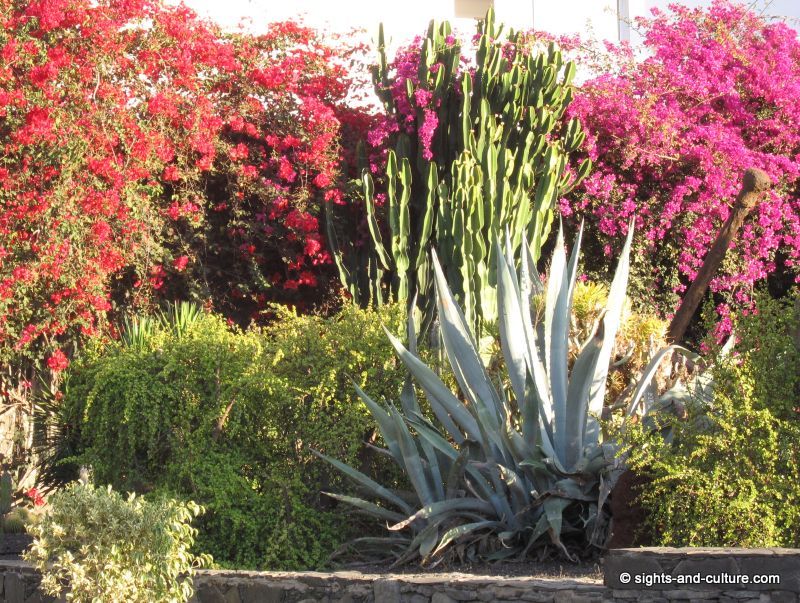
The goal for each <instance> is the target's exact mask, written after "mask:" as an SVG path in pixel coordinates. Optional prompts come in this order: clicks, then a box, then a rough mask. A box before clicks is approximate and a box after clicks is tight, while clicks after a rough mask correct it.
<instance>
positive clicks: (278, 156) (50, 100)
mask: <svg viewBox="0 0 800 603" xmlns="http://www.w3.org/2000/svg"><path fill="white" fill-rule="evenodd" d="M0 20H2V22H3V29H2V30H0V124H2V129H0V138H1V139H2V144H3V153H2V158H0V360H8V359H10V358H11V357H13V356H14V355H15V354H19V353H23V354H28V355H33V354H37V353H39V354H40V353H41V352H36V350H37V349H44V347H45V346H44V345H43V343H44V342H45V340H54V339H55V340H60V341H65V340H67V339H69V338H74V337H82V336H84V335H87V334H92V333H96V332H103V331H104V330H105V326H107V313H108V311H109V310H111V309H115V308H113V307H112V304H111V300H112V299H114V300H117V301H119V302H120V303H121V302H123V301H124V302H125V303H130V304H134V305H137V304H138V305H141V304H146V303H149V302H150V300H152V299H153V297H154V296H155V295H167V296H169V297H172V298H174V297H182V296H186V295H188V294H189V293H191V292H194V293H200V294H202V295H204V296H206V297H208V296H209V295H210V296H211V297H212V299H213V300H214V305H215V306H216V307H217V308H218V309H220V310H223V311H226V312H228V313H229V314H230V315H232V316H236V317H237V318H247V317H249V316H252V315H256V314H257V313H258V312H259V310H260V309H261V308H262V307H263V306H264V305H265V304H266V303H267V302H269V301H285V300H291V299H292V296H296V295H297V294H298V293H297V292H296V290H297V289H298V287H299V286H302V287H305V288H306V290H305V292H304V293H303V294H304V295H307V294H308V292H309V290H310V289H311V288H318V287H321V286H322V285H324V284H326V283H328V282H329V281H330V280H331V279H332V273H331V268H330V264H331V258H330V256H329V255H328V254H327V252H326V251H325V250H324V249H325V244H324V236H323V234H322V230H321V226H320V222H319V220H318V216H319V215H320V208H321V206H322V203H323V202H324V200H326V199H331V198H333V199H341V198H342V191H343V188H342V182H343V177H342V175H341V173H340V156H341V153H340V146H339V140H340V136H341V123H343V122H344V123H348V124H350V123H359V120H358V119H357V118H353V117H352V115H351V114H352V110H350V109H347V108H346V107H345V103H344V99H345V97H346V96H347V93H348V77H347V73H346V70H345V67H344V62H343V60H342V58H341V57H342V53H341V52H340V51H339V50H337V49H335V48H332V47H330V46H327V45H325V44H322V43H321V42H320V41H319V40H318V39H317V38H316V36H315V33H314V32H313V31H312V30H310V29H307V28H304V27H301V26H298V25H296V24H291V23H288V24H279V25H275V26H273V27H272V28H271V29H270V30H269V32H268V33H267V34H265V35H262V36H247V35H243V34H235V35H234V34H224V33H222V32H220V31H219V30H218V29H216V28H215V27H214V26H213V25H211V24H210V23H207V22H205V21H202V20H200V19H198V18H197V17H196V15H195V14H194V13H192V12H191V11H190V10H189V9H187V8H186V7H184V6H178V7H173V6H168V5H165V4H162V3H161V1H160V0H39V1H27V2H25V1H23V2H14V3H10V2H4V3H2V7H0ZM362 122H363V120H362ZM201 258H202V260H201ZM201 261H202V266H199V265H198V264H199V263H200V262H201ZM231 291H236V292H237V296H238V299H236V300H232V298H231V295H230V293H231ZM59 354H61V355H59ZM65 362H66V357H64V356H63V354H62V353H61V352H56V353H54V354H53V355H52V356H51V357H49V358H48V359H47V364H48V365H49V366H50V367H51V368H52V369H53V370H63V368H64V367H65V366H66V364H65Z"/></svg>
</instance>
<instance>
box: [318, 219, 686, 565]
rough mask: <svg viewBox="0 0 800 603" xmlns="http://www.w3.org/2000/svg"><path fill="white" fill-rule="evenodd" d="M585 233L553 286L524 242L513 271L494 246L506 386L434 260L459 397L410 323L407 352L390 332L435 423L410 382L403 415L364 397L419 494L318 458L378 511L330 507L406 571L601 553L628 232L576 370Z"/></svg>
mask: <svg viewBox="0 0 800 603" xmlns="http://www.w3.org/2000/svg"><path fill="white" fill-rule="evenodd" d="M581 234H582V229H581V232H580V233H579V234H578V237H577V241H576V244H575V246H574V248H573V251H572V254H571V256H570V257H569V258H568V257H567V254H566V251H565V249H564V239H563V232H562V231H561V229H559V234H558V240H557V243H556V247H555V251H554V253H553V257H552V261H551V264H550V272H549V276H548V278H547V282H546V284H544V283H543V282H542V280H541V278H540V277H539V275H538V273H537V272H536V270H535V267H534V263H533V259H532V257H531V254H530V253H529V252H527V246H526V245H523V246H522V247H523V250H524V251H523V253H522V258H521V266H520V270H519V273H517V271H516V270H515V265H514V255H513V252H512V249H511V245H510V244H509V243H508V240H506V245H505V249H503V246H502V245H501V243H500V242H499V241H498V242H496V243H495V244H496V246H497V247H496V251H497V253H496V254H495V255H496V257H497V304H498V309H499V335H500V344H501V348H502V352H503V357H504V359H505V364H506V367H507V372H508V382H509V384H510V387H508V388H504V387H502V385H501V384H495V383H493V382H492V380H491V379H490V377H489V374H488V373H487V370H486V368H485V366H484V364H483V362H482V361H481V357H480V354H479V351H478V349H479V348H478V346H477V345H476V341H475V339H474V337H473V334H472V333H471V332H470V330H469V327H468V323H467V321H466V320H465V318H464V314H463V313H462V311H461V309H460V308H459V307H458V306H457V305H456V303H455V302H454V299H453V295H452V293H451V291H450V290H449V289H448V286H447V281H446V280H445V276H444V274H443V273H442V269H441V266H440V265H439V262H438V260H437V258H436V254H435V253H434V254H433V258H432V260H433V265H434V273H435V286H436V302H437V309H438V319H439V324H440V330H441V338H442V342H443V346H444V350H445V352H446V356H447V359H448V362H449V364H450V366H451V368H452V373H453V375H454V377H455V380H456V381H457V383H458V386H459V389H460V395H459V396H457V395H456V394H454V393H453V392H451V391H450V389H448V387H446V386H445V384H444V383H443V382H442V380H441V379H440V378H439V377H438V376H437V374H436V373H435V372H434V371H432V370H431V369H430V368H428V367H427V366H426V365H425V364H424V363H423V362H422V361H421V360H420V359H419V357H418V355H417V353H416V342H415V340H414V328H413V324H409V329H408V335H409V346H408V348H406V347H405V346H404V345H403V344H402V343H401V342H400V340H399V339H397V338H396V337H395V336H393V335H392V334H390V333H388V332H387V334H388V336H389V339H390V340H391V342H392V345H393V346H394V348H395V350H396V352H397V355H398V356H399V358H400V359H401V360H402V362H403V363H404V365H405V366H406V367H407V368H408V370H409V372H410V376H411V377H413V379H414V381H415V382H416V385H417V387H418V389H419V390H421V391H422V393H423V394H424V395H425V398H426V399H427V401H428V403H429V404H430V409H431V411H432V413H433V415H434V416H435V421H433V420H429V419H428V418H427V417H426V415H425V414H423V412H422V411H421V409H420V406H419V403H418V400H417V397H416V391H415V388H414V387H413V385H412V382H411V380H410V379H409V380H408V381H407V382H406V386H405V387H404V389H403V391H402V393H401V395H400V406H399V407H398V406H397V405H394V404H387V405H386V406H383V405H381V404H378V403H377V402H375V401H373V400H372V399H371V398H370V397H369V396H368V395H367V394H366V393H365V392H363V391H361V390H360V389H358V394H359V396H360V397H361V399H362V400H363V401H364V403H365V404H366V405H367V406H368V407H369V409H370V411H371V412H372V414H373V416H374V417H375V419H376V421H377V423H378V426H379V428H380V431H381V434H382V435H383V439H384V442H385V443H386V446H387V449H386V450H385V452H386V454H388V455H390V456H391V457H392V458H393V459H394V460H395V461H396V462H397V463H398V465H399V466H400V467H401V468H402V469H403V471H404V472H405V474H406V475H407V477H408V480H409V482H410V484H411V485H412V487H413V493H407V492H399V491H395V490H392V489H390V488H386V487H384V486H382V485H380V484H378V483H376V482H375V481H374V480H372V479H371V478H370V477H368V476H367V475H365V474H363V473H361V472H359V471H357V470H355V469H353V468H352V467H349V466H347V465H345V464H343V463H341V462H339V461H337V460H335V459H333V458H330V457H327V456H324V455H320V456H321V457H322V458H325V459H326V460H327V461H328V462H330V463H331V464H333V465H334V466H335V467H336V468H338V469H339V470H341V471H342V472H344V473H345V474H347V475H348V476H349V477H350V478H352V479H353V480H354V481H355V482H357V483H358V484H359V485H360V486H361V488H362V489H363V490H365V491H366V492H368V494H369V497H371V498H373V499H376V500H377V501H378V502H370V501H368V500H365V499H364V498H355V497H350V496H343V495H340V494H328V495H329V496H331V497H333V498H335V499H337V500H340V501H343V502H346V503H349V504H351V505H354V506H355V507H357V508H359V509H360V510H362V511H365V512H367V513H370V514H372V515H375V516H377V517H379V518H381V519H383V520H385V521H387V522H388V529H389V530H390V531H391V532H392V536H390V537H388V538H364V539H360V542H361V544H362V545H363V546H368V545H373V547H374V548H375V549H377V550H383V551H384V552H392V553H394V554H395V556H396V561H397V562H398V563H400V562H405V561H409V560H412V559H415V558H419V559H420V560H421V561H422V562H423V563H437V562H438V561H440V560H441V559H442V558H443V554H442V553H443V552H444V551H445V550H446V549H448V548H449V547H455V548H456V549H457V551H458V553H459V554H460V555H461V556H462V557H464V558H468V559H474V558H484V559H490V560H496V559H502V558H507V557H511V556H517V557H520V556H523V557H524V556H525V555H526V554H528V553H529V551H531V550H532V549H534V548H536V549H541V548H542V547H555V549H556V550H558V551H560V552H561V553H562V554H563V555H564V556H566V557H568V558H570V559H573V560H574V559H575V558H576V556H577V555H578V554H581V553H583V552H585V551H586V550H587V549H588V548H591V547H593V546H594V547H598V546H599V547H601V546H603V544H604V541H605V538H606V534H607V531H608V530H607V527H608V514H607V512H606V510H605V501H606V498H607V496H608V494H609V492H610V490H611V488H612V487H613V484H614V481H615V480H616V477H617V475H618V474H619V473H620V471H621V466H620V458H619V455H618V447H617V445H616V444H615V442H613V441H605V440H604V438H603V433H602V430H601V425H600V420H599V417H600V415H601V412H602V410H603V406H604V398H605V392H606V378H607V376H608V371H609V365H610V363H611V360H612V349H613V346H614V341H615V337H616V334H617V330H618V328H619V325H620V320H621V314H622V309H623V305H624V301H625V290H626V286H627V281H628V273H629V267H630V264H629V256H630V249H631V240H632V237H633V226H632V225H631V228H630V229H629V232H628V236H627V239H626V241H625V245H624V248H623V250H622V255H621V256H620V259H619V263H618V266H617V270H616V273H615V275H614V278H613V281H612V283H611V286H610V289H609V295H608V301H607V305H606V308H605V312H604V314H603V316H602V319H601V320H599V321H598V322H597V324H596V325H595V328H594V330H593V332H592V333H591V335H590V336H589V337H588V339H587V340H586V341H585V342H584V343H583V345H582V347H581V349H580V352H579V354H578V356H577V358H576V359H575V361H574V363H573V364H572V367H571V369H570V366H569V363H568V347H569V335H570V333H569V330H570V317H571V306H572V295H573V290H574V287H575V281H576V275H577V267H578V258H579V248H580V240H581ZM535 295H543V296H544V299H545V305H544V311H543V312H540V313H538V315H536V314H535V313H532V305H531V304H532V297H533V296H535ZM411 320H412V319H411V318H410V319H409V322H411ZM673 349H675V346H670V347H668V348H664V349H662V350H660V351H659V352H658V353H656V354H655V355H654V357H653V359H652V361H651V362H650V363H649V365H648V366H646V367H645V369H644V370H643V374H642V378H641V381H640V382H639V383H638V384H637V386H636V387H635V388H634V390H633V393H632V396H631V398H630V402H629V404H628V406H627V413H626V414H627V415H631V414H633V413H638V414H644V413H645V412H646V411H647V407H648V406H649V405H651V404H652V403H654V402H655V398H654V395H653V393H654V392H653V391H652V387H651V386H650V383H651V381H652V377H653V375H654V374H655V372H656V369H657V368H658V365H659V363H660V362H661V361H662V360H663V359H665V358H666V357H667V356H668V355H669V353H670V352H671V351H672V350H673Z"/></svg>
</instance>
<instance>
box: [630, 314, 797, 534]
mask: <svg viewBox="0 0 800 603" xmlns="http://www.w3.org/2000/svg"><path fill="white" fill-rule="evenodd" d="M757 308H758V309H757V313H756V314H751V315H748V316H743V317H741V318H740V320H739V321H738V324H737V325H736V329H737V333H738V336H739V337H740V338H741V339H740V341H739V342H738V343H737V347H736V348H735V349H736V350H737V353H736V354H734V355H732V356H731V357H730V358H729V359H724V360H722V359H721V360H720V361H719V362H718V363H717V365H716V366H715V367H714V368H713V375H714V396H713V399H712V401H711V402H710V403H709V404H706V405H700V404H696V405H693V406H690V407H689V409H688V412H689V416H688V419H686V420H677V419H674V418H673V419H669V420H667V419H664V421H665V422H668V423H669V424H670V426H671V427H672V429H673V430H674V431H673V438H672V440H671V441H670V442H667V441H664V440H662V439H661V437H660V436H657V435H653V434H651V433H649V432H646V431H645V430H644V429H641V428H640V429H637V430H633V431H632V432H631V433H630V434H629V440H630V441H629V442H628V443H629V444H631V456H630V459H629V464H630V466H631V467H632V468H633V469H634V470H635V471H637V472H638V473H641V474H643V475H646V476H648V477H649V478H650V481H649V483H648V484H647V485H646V486H645V487H644V489H643V491H642V492H641V495H640V500H641V501H642V503H643V505H644V506H645V508H646V510H647V511H648V512H649V514H650V520H649V521H650V523H651V528H652V533H653V534H655V535H656V538H657V540H658V544H662V545H667V546H748V547H766V546H785V547H797V546H800V483H798V481H797V480H796V479H793V478H791V477H790V476H797V475H800V448H798V442H800V415H798V409H799V408H800V391H798V385H799V384H800V351H799V350H798V348H797V345H796V344H795V343H794V341H793V339H792V335H793V334H794V333H796V332H797V329H798V328H799V327H800V315H799V314H798V311H797V306H795V308H794V309H792V308H791V307H790V306H788V305H786V304H785V303H783V302H779V301H775V300H770V299H766V298H762V299H760V300H759V303H758V305H757Z"/></svg>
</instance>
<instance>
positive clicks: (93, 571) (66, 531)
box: [25, 482, 211, 603]
mask: <svg viewBox="0 0 800 603" xmlns="http://www.w3.org/2000/svg"><path fill="white" fill-rule="evenodd" d="M49 503H50V506H49V508H48V512H47V513H46V514H45V515H44V516H43V517H42V519H41V521H40V522H39V523H38V524H36V525H33V526H31V527H30V528H29V531H30V533H31V534H32V535H33V536H34V541H33V544H32V546H31V548H30V550H29V551H28V552H27V553H26V554H25V559H26V560H27V561H29V562H31V563H33V564H34V566H35V567H36V569H37V570H38V571H40V572H41V573H42V584H41V588H42V590H43V591H44V592H45V593H47V594H49V595H53V596H56V597H58V596H60V595H61V594H62V593H65V594H66V598H67V600H68V601H75V602H77V603H83V602H87V603H88V602H92V601H127V602H128V603H154V602H158V603H161V602H169V603H178V602H183V601H188V600H189V598H190V597H191V596H192V594H193V592H194V588H193V586H192V573H193V570H194V569H195V568H196V567H201V566H204V565H208V564H209V563H210V561H211V560H210V558H209V557H208V556H204V555H201V556H195V555H193V554H192V553H191V552H190V549H191V547H192V545H193V543H194V538H195V536H196V534H197V530H196V529H195V528H193V527H192V526H191V522H192V520H193V519H194V518H195V517H197V516H198V515H200V514H201V513H202V512H203V509H202V507H200V506H198V505H196V504H194V503H192V502H186V503H181V502H177V501H174V500H169V499H157V498H156V499H153V500H146V499H144V498H142V497H140V496H136V495H135V494H130V495H129V496H128V497H127V498H126V497H124V496H122V495H121V494H120V493H118V492H116V491H114V490H112V489H111V486H108V488H102V487H99V488H96V487H94V486H93V485H91V484H83V483H80V482H75V483H73V484H71V485H69V486H67V487H66V488H65V489H64V490H62V491H59V492H56V493H55V494H53V495H52V496H51V497H50V500H49Z"/></svg>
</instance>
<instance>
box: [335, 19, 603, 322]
mask: <svg viewBox="0 0 800 603" xmlns="http://www.w3.org/2000/svg"><path fill="white" fill-rule="evenodd" d="M502 29H503V28H502V26H496V25H495V23H494V15H493V12H492V10H490V11H489V12H488V13H487V16H486V19H485V20H484V21H483V22H482V23H481V24H480V25H479V29H478V33H479V40H478V43H477V50H476V65H475V69H474V73H472V74H471V73H470V71H469V70H461V69H460V61H461V48H460V45H459V44H458V42H453V41H452V38H451V27H450V25H449V23H447V22H444V23H442V24H438V25H437V24H436V23H435V22H431V24H430V26H429V28H428V33H427V36H426V38H425V40H424V41H423V43H422V46H421V50H420V58H419V70H418V81H417V82H412V80H411V79H407V80H406V94H407V99H408V101H409V104H410V105H411V106H412V107H413V106H415V105H414V99H415V97H416V96H415V95H416V94H417V91H418V90H424V91H425V94H430V95H432V98H433V103H432V106H433V107H435V111H436V116H437V119H438V125H437V127H436V130H435V132H434V136H433V140H432V141H431V145H430V152H431V154H432V156H433V157H432V160H428V159H426V158H425V156H424V148H423V144H422V143H421V141H420V140H419V138H418V136H417V135H416V134H412V135H409V134H408V133H405V132H402V133H400V134H399V135H398V136H397V143H396V146H395V148H394V149H393V150H390V151H389V153H388V159H387V162H386V173H385V179H384V182H385V185H386V195H387V204H386V205H387V206H388V208H386V209H385V208H377V207H376V206H375V202H374V197H375V185H374V183H373V181H372V177H371V176H370V174H369V172H368V171H367V170H364V172H363V177H362V192H363V195H364V198H365V202H366V207H367V216H368V223H369V230H370V237H371V240H370V242H369V245H368V246H366V247H368V249H367V250H366V252H365V251H364V250H361V251H360V252H359V253H358V254H355V255H354V254H350V256H349V257H348V254H346V253H343V252H342V251H341V249H340V248H339V246H338V243H337V241H336V236H335V232H333V230H331V229H329V238H330V239H331V243H332V245H333V250H334V254H335V255H336V261H337V265H338V266H339V269H340V275H341V277H342V281H343V283H344V284H345V285H346V286H347V287H348V289H349V290H350V292H351V293H352V294H353V296H354V297H355V298H356V299H357V300H358V301H359V302H360V303H362V304H367V303H382V299H383V296H382V294H381V293H380V292H379V290H380V289H381V281H383V282H385V283H386V284H387V285H388V288H389V294H390V296H391V297H393V298H394V299H397V300H399V301H407V302H408V303H411V300H412V299H414V298H416V300H417V301H416V303H417V309H418V310H419V315H418V316H419V322H418V325H420V326H421V330H423V331H424V330H426V329H427V326H428V325H429V324H430V322H431V320H432V319H433V315H434V303H433V288H432V283H433V278H432V265H431V260H430V249H431V248H432V247H435V248H436V251H437V253H438V255H439V258H440V261H441V264H442V268H443V270H444V272H445V275H446V277H447V280H448V283H449V285H450V287H451V289H452V291H453V293H454V294H455V296H456V299H457V300H458V302H459V304H460V305H461V306H462V307H463V308H464V309H465V315H466V317H467V320H468V322H469V324H470V325H471V327H472V328H473V331H474V332H475V333H476V334H478V335H480V334H481V333H482V332H483V331H484V329H485V327H486V326H487V325H489V324H491V323H494V322H495V321H496V320H497V304H496V293H495V289H496V284H497V278H496V268H495V266H496V258H495V250H494V247H493V245H491V244H490V242H491V241H494V240H496V239H497V238H499V237H500V236H501V233H503V232H504V231H506V230H508V232H509V233H510V240H511V245H512V248H513V253H514V255H515V256H516V257H517V258H519V257H520V248H521V245H522V244H523V241H531V253H532V255H533V258H534V260H538V258H539V254H540V251H541V247H542V244H543V243H544V241H545V240H546V238H547V236H548V234H549V233H550V227H551V225H552V221H553V214H554V206H555V202H556V200H557V199H558V198H559V197H560V196H562V195H563V194H565V193H566V192H567V191H568V190H569V189H571V188H572V187H573V186H575V184H577V183H578V182H579V181H580V180H581V179H583V178H584V177H585V176H586V175H587V174H588V172H589V170H590V168H591V164H590V162H589V161H588V160H587V161H585V162H584V163H582V164H581V165H580V166H579V168H578V169H577V173H575V174H571V173H569V172H568V171H567V160H568V157H569V154H570V153H572V152H574V151H575V150H577V149H578V148H579V147H580V145H581V143H582V142H583V140H584V138H585V135H584V133H583V132H582V131H581V127H580V124H579V123H578V122H577V121H576V120H570V121H569V122H568V123H566V124H564V123H563V120H562V117H563V115H564V112H565V110H566V108H567V106H568V105H569V103H570V101H571V99H572V88H571V81H572V78H573V76H574V74H575V65H574V64H573V63H571V62H565V61H564V59H563V57H562V55H561V52H560V51H559V50H557V48H556V47H555V46H554V45H553V44H550V46H549V47H548V49H547V51H546V52H538V53H536V52H533V51H532V50H530V48H531V46H530V45H529V44H527V40H526V38H525V36H524V34H522V33H518V32H517V33H515V32H514V31H510V32H509V34H508V36H507V37H506V39H505V41H501V35H502ZM378 51H379V62H378V65H377V66H376V67H375V68H374V71H373V79H374V82H375V86H376V90H377V92H378V95H379V97H380V98H381V101H382V102H383V104H384V106H385V108H386V110H387V112H388V113H389V114H390V115H396V116H400V113H399V110H398V107H397V103H396V99H395V98H394V97H393V94H392V90H391V89H390V84H391V80H390V68H389V65H388V62H387V58H386V51H385V45H384V39H383V28H382V27H381V30H380V32H379V39H378ZM434 65H438V67H436V68H434V69H431V67H433V66H434ZM423 119H424V116H423V110H422V109H420V108H417V109H416V124H417V128H419V126H420V125H421V124H422V123H423ZM379 209H384V210H385V211H387V212H388V220H387V221H388V231H389V232H390V233H391V241H390V244H389V245H386V244H385V242H384V240H383V238H382V237H381V233H380V228H379V223H378V220H377V218H376V214H377V213H378V210H379ZM329 223H330V220H329ZM376 278H377V279H378V281H376V280H375V279H376Z"/></svg>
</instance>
